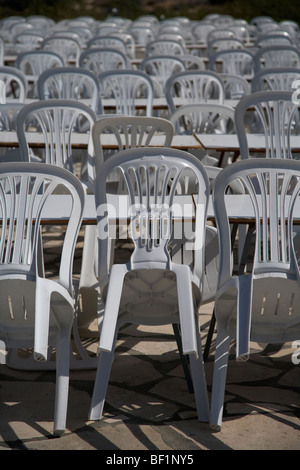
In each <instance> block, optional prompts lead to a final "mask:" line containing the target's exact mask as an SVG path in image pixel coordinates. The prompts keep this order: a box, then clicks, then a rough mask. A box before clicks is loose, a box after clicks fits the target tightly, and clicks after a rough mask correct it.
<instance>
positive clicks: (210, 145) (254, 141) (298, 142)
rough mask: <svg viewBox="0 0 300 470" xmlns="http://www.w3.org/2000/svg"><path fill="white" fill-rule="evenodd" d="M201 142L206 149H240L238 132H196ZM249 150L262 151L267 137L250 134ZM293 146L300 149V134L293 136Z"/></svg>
mask: <svg viewBox="0 0 300 470" xmlns="http://www.w3.org/2000/svg"><path fill="white" fill-rule="evenodd" d="M195 137H196V138H197V139H198V141H199V143H200V144H201V145H202V146H203V147H204V148H205V149H206V150H219V151H222V150H223V151H232V152H234V151H239V150H240V146H239V141H238V136H237V135H236V134H197V133H196V134H195ZM247 139H248V146H249V151H256V150H257V151H261V150H264V149H265V137H264V135H262V134H248V135H247ZM291 148H292V149H293V150H294V151H300V135H299V136H291Z"/></svg>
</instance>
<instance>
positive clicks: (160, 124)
mask: <svg viewBox="0 0 300 470" xmlns="http://www.w3.org/2000/svg"><path fill="white" fill-rule="evenodd" d="M104 133H105V134H107V133H110V134H112V135H114V138H115V139H114V140H115V142H116V144H117V146H118V151H121V150H124V149H129V148H136V147H142V146H143V147H149V145H150V143H151V140H152V139H153V138H154V137H155V136H157V135H161V134H163V135H164V142H163V146H164V147H170V145H171V142H172V138H173V134H174V127H173V124H172V123H171V122H170V121H169V120H167V119H162V118H158V117H151V116H116V117H114V116H111V117H109V118H108V119H105V118H104V119H100V120H99V121H97V122H96V123H95V124H94V126H93V129H92V137H93V143H94V150H95V159H96V171H98V168H100V166H101V165H102V164H103V162H104V155H103V147H102V144H101V136H102V134H104Z"/></svg>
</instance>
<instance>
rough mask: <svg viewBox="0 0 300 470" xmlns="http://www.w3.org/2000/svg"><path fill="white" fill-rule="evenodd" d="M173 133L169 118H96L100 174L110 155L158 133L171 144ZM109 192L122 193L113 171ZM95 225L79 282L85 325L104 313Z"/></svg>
mask: <svg viewBox="0 0 300 470" xmlns="http://www.w3.org/2000/svg"><path fill="white" fill-rule="evenodd" d="M173 134H174V128H173V125H172V124H171V123H170V121H168V120H166V119H161V118H157V117H149V116H110V117H108V118H105V117H103V118H102V119H100V120H99V121H97V122H96V123H95V124H94V126H93V129H92V138H93V145H94V151H95V168H96V172H98V173H100V172H101V171H102V170H101V168H102V165H103V163H104V161H106V160H107V159H108V158H111V156H112V155H114V154H115V153H116V152H119V151H122V150H124V149H130V148H136V147H141V146H144V147H147V146H149V145H150V144H151V141H152V139H153V138H155V136H157V135H159V136H163V141H162V145H163V146H164V147H169V146H170V145H171V141H172V137H173ZM107 136H110V138H111V139H112V140H113V144H114V145H116V149H114V150H111V149H106V148H105V146H104V145H103V137H107ZM107 191H108V192H110V193H119V192H122V186H121V184H120V181H119V180H118V174H111V175H110V181H109V182H108V183H107ZM96 239H97V237H96V227H95V226H94V225H89V226H87V227H86V231H85V241H86V242H85V243H84V247H83V253H82V263H81V272H80V282H79V295H80V299H81V300H80V305H81V310H82V314H80V315H79V319H80V318H81V319H82V323H81V324H78V326H79V327H83V321H84V322H85V323H84V325H85V327H86V328H88V327H89V324H91V323H93V321H94V320H95V317H96V315H95V313H96V312H97V316H98V317H100V316H101V308H102V307H101V299H100V297H99V295H100V294H99V282H98V266H97V252H98V251H97V244H96ZM113 249H114V244H113V243H112V244H111V252H112V254H111V257H113Z"/></svg>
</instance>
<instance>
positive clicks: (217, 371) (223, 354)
mask: <svg viewBox="0 0 300 470" xmlns="http://www.w3.org/2000/svg"><path fill="white" fill-rule="evenodd" d="M229 348H230V337H229V335H228V332H227V328H226V325H225V323H223V322H222V321H219V322H218V332H217V343H216V354H215V364H214V374H213V386H212V397H211V414H210V426H211V429H212V430H213V431H220V429H221V425H222V417H223V406H224V395H225V386H226V376H227V367H228V357H229Z"/></svg>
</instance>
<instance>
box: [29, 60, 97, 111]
mask: <svg viewBox="0 0 300 470" xmlns="http://www.w3.org/2000/svg"><path fill="white" fill-rule="evenodd" d="M37 90H38V96H39V99H40V100H47V99H64V100H71V99H72V100H76V101H78V102H80V101H81V100H84V103H85V104H87V105H89V106H90V107H91V108H92V109H93V110H94V111H95V113H96V114H102V113H103V108H102V102H101V98H100V86H99V82H98V80H97V76H96V75H95V74H94V73H93V72H92V71H91V70H88V69H85V68H83V67H71V66H68V67H55V68H53V69H49V70H45V71H44V72H42V73H41V75H40V76H39V78H38V81H37Z"/></svg>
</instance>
